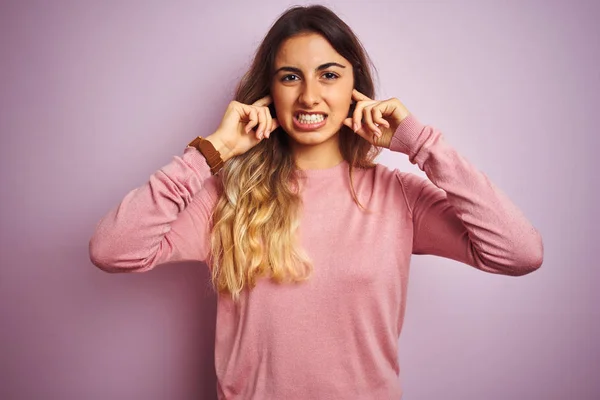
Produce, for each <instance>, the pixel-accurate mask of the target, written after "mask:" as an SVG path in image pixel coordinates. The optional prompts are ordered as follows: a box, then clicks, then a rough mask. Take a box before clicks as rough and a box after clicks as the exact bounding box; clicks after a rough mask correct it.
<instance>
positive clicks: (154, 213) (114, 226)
mask: <svg viewBox="0 0 600 400" xmlns="http://www.w3.org/2000/svg"><path fill="white" fill-rule="evenodd" d="M217 197H218V196H217V181H216V178H214V177H213V176H212V175H211V172H210V167H209V166H208V164H207V163H206V160H205V159H204V157H203V156H202V155H201V154H200V153H199V152H198V151H197V150H196V149H194V148H191V147H187V148H186V149H185V150H184V153H183V155H182V156H176V157H174V158H173V160H172V161H171V162H170V163H169V164H167V165H166V166H164V167H162V168H160V169H159V170H158V171H156V172H155V173H154V174H152V175H151V176H150V179H149V181H148V182H147V183H146V184H144V185H143V186H141V187H138V188H136V189H133V190H132V191H130V192H129V193H128V194H127V195H126V196H125V197H124V198H123V200H122V201H121V202H120V204H118V205H117V206H116V207H115V208H113V209H112V210H111V211H110V212H108V214H107V215H105V216H104V217H103V218H102V219H101V220H100V221H99V223H98V224H97V226H96V229H95V232H94V233H93V236H92V238H91V239H90V242H89V254H90V260H91V261H92V263H93V264H94V265H96V266H97V267H98V268H100V269H102V270H104V271H106V272H143V271H147V270H150V269H152V268H154V267H155V266H157V265H159V264H162V263H166V262H171V261H185V260H198V261H205V260H206V258H207V255H208V252H209V240H208V239H209V238H208V235H209V231H210V228H209V223H210V217H211V214H212V209H213V207H214V204H216V199H217Z"/></svg>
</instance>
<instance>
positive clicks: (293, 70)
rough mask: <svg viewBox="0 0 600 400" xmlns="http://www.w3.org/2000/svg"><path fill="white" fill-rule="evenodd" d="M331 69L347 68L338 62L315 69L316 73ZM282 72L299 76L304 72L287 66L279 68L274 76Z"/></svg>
mask: <svg viewBox="0 0 600 400" xmlns="http://www.w3.org/2000/svg"><path fill="white" fill-rule="evenodd" d="M331 67H340V68H346V66H345V65H342V64H338V63H336V62H328V63H325V64H322V65H319V66H318V67H317V68H315V72H319V71H322V70H324V69H327V68H331ZM281 71H289V72H295V73H297V74H300V75H302V71H301V70H300V68H296V67H287V66H286V67H281V68H279V69H278V70H277V71H275V73H274V74H273V75H277V74H278V73H279V72H281Z"/></svg>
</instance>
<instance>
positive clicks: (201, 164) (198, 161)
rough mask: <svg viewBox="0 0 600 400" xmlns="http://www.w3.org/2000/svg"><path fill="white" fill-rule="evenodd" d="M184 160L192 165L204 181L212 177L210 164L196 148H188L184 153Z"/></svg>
mask: <svg viewBox="0 0 600 400" xmlns="http://www.w3.org/2000/svg"><path fill="white" fill-rule="evenodd" d="M182 158H183V160H184V161H185V162H186V163H187V164H188V165H190V166H191V167H192V168H193V169H194V171H195V172H196V173H197V174H198V175H200V177H201V178H202V180H204V179H208V178H210V177H211V176H212V173H211V172H210V167H209V166H208V162H207V161H206V158H204V156H203V155H202V153H200V152H199V151H198V150H197V149H195V148H194V147H189V146H188V147H186V148H185V150H184V151H183V157H182Z"/></svg>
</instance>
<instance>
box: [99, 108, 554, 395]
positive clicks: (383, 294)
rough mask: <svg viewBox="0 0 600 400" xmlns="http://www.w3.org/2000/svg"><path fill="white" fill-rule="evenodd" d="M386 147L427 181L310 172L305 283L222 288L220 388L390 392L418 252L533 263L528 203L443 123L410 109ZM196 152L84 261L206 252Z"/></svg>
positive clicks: (140, 197) (139, 265) (111, 216)
mask: <svg viewBox="0 0 600 400" xmlns="http://www.w3.org/2000/svg"><path fill="white" fill-rule="evenodd" d="M390 149H391V150H392V151H396V152H402V153H404V154H406V155H408V157H409V160H410V162H411V163H413V164H416V165H418V167H419V168H420V169H421V170H423V171H424V172H425V173H426V175H427V177H428V178H429V179H425V178H422V177H420V176H418V175H416V174H413V173H408V172H402V171H399V170H397V169H394V170H391V169H389V168H387V167H385V166H383V165H381V164H377V165H376V166H375V167H373V168H370V169H356V170H355V173H354V174H353V181H354V186H355V189H356V192H357V196H358V199H359V200H360V202H361V203H362V204H363V205H364V206H365V208H367V209H368V210H369V211H370V212H364V211H363V210H361V209H360V208H359V207H358V206H357V205H356V203H355V202H354V200H353V198H352V195H351V192H350V180H349V177H348V168H349V166H348V163H347V162H345V161H344V162H342V163H340V164H338V165H336V166H334V167H332V168H329V169H324V170H306V171H304V172H305V174H306V181H305V182H304V185H303V187H302V192H301V196H302V201H303V210H302V215H301V221H300V228H299V239H300V245H301V246H302V247H303V248H304V249H305V250H306V252H307V253H308V255H309V257H310V258H311V260H312V262H313V265H314V272H313V275H312V277H311V278H310V279H309V280H308V281H306V282H303V283H301V284H294V285H290V284H277V283H274V282H272V281H271V280H269V279H261V280H259V281H258V284H257V286H256V287H255V288H253V289H252V290H246V291H244V292H243V293H242V296H241V300H240V302H239V303H238V304H235V303H234V302H233V301H232V300H231V299H230V298H229V297H228V296H226V295H219V296H218V299H217V321H216V324H217V326H216V340H215V367H216V373H217V379H218V384H217V388H218V397H219V399H244V400H246V399H260V400H267V399H286V400H295V399H298V400H306V399H354V400H361V399H369V400H374V399H385V400H389V399H394V400H397V399H399V398H400V397H401V396H402V388H401V384H400V379H399V374H400V366H399V364H398V340H399V336H400V332H401V330H402V323H403V318H404V315H405V309H406V294H407V285H408V278H409V264H410V260H411V255H412V254H430V255H437V256H441V257H446V258H449V259H452V260H456V261H458V262H461V263H464V264H467V265H470V266H472V267H474V268H477V269H479V270H481V271H484V272H488V273H494V274H502V275H512V276H519V275H524V274H527V273H530V272H532V271H534V270H535V269H537V268H539V267H540V266H541V264H542V259H543V244H542V238H541V236H540V234H539V233H538V231H537V230H536V229H535V228H534V227H533V226H532V225H531V224H530V222H529V221H528V220H527V219H526V218H525V216H524V215H523V214H522V212H521V211H520V210H519V209H518V208H517V207H516V206H515V205H514V204H513V203H512V202H511V201H510V200H509V198H508V197H507V196H506V195H505V194H503V192H501V191H500V190H499V189H498V188H497V187H496V186H495V185H494V184H493V183H492V182H491V181H490V179H489V178H488V177H487V176H486V175H485V174H484V173H482V172H480V171H479V170H477V169H476V168H475V167H474V166H473V165H472V164H471V163H469V162H468V161H467V160H466V159H465V158H464V157H462V156H461V155H459V154H458V152H457V151H456V150H455V149H454V148H452V147H451V146H450V145H449V144H448V143H446V141H445V140H444V137H443V135H442V133H441V132H440V131H439V130H438V129H436V128H434V127H432V126H427V125H424V124H422V123H421V122H420V121H419V120H418V119H417V118H416V117H415V116H414V115H412V114H411V115H409V116H408V117H407V118H405V119H404V120H403V121H402V122H401V123H400V125H399V126H398V128H397V130H396V132H395V133H394V136H393V138H392V142H391V146H390ZM217 179H218V177H217V176H212V175H211V173H210V169H209V167H208V165H207V163H206V161H205V159H204V158H203V156H202V155H201V154H200V153H199V152H198V151H197V150H195V149H193V148H191V147H187V148H186V149H185V150H184V151H183V155H182V156H176V157H174V158H173V160H172V161H171V162H170V163H169V164H167V165H166V166H164V167H163V168H160V169H159V170H158V171H156V172H155V173H154V174H153V175H152V176H151V177H150V179H149V182H147V183H146V184H144V185H143V186H141V187H138V188H136V189H134V190H132V191H131V192H129V193H128V194H127V195H126V196H125V198H124V199H123V200H122V201H121V202H120V204H119V205H118V206H116V207H115V208H114V209H112V210H111V211H110V212H109V213H108V214H107V215H106V216H105V217H104V218H102V219H101V221H100V222H99V224H98V225H97V227H96V231H95V233H94V235H93V237H92V238H91V240H90V258H91V260H92V262H93V263H94V264H95V265H96V266H97V267H99V268H101V269H102V270H104V271H107V272H142V271H148V270H150V269H152V268H154V267H155V266H157V265H159V264H162V263H165V262H171V261H178V260H200V261H204V260H206V259H207V256H208V254H209V233H210V225H211V213H212V210H213V207H214V205H215V204H216V201H217V199H218V196H219V187H220V186H219V185H218V184H217Z"/></svg>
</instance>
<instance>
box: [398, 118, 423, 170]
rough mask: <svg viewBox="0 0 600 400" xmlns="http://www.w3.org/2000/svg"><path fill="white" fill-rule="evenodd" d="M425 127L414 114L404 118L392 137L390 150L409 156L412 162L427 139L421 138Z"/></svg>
mask: <svg viewBox="0 0 600 400" xmlns="http://www.w3.org/2000/svg"><path fill="white" fill-rule="evenodd" d="M424 128H425V125H424V124H423V123H421V122H420V121H419V120H418V119H417V117H415V116H414V115H413V114H409V115H408V116H407V117H406V118H404V119H403V120H402V121H401V122H400V125H398V128H396V131H395V132H394V136H392V141H391V143H390V150H392V151H398V152H401V153H404V154H406V155H408V157H409V159H410V160H411V161H412V160H413V158H414V156H415V154H417V152H418V151H419V149H420V148H421V145H422V144H423V142H425V139H426V138H421V137H419V136H420V135H421V132H423V129H424Z"/></svg>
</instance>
